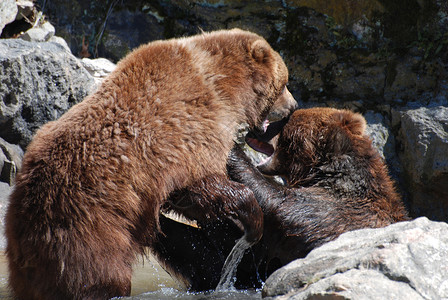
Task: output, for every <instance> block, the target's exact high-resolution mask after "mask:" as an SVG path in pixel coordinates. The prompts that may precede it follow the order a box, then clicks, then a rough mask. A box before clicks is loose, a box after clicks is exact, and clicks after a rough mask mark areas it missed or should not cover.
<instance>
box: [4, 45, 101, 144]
mask: <svg viewBox="0 0 448 300" xmlns="http://www.w3.org/2000/svg"><path fill="white" fill-rule="evenodd" d="M0 82H1V83H2V84H1V85H0V137H2V138H3V139H5V140H6V141H7V142H9V143H12V144H19V145H20V146H21V147H22V149H25V147H26V145H27V144H28V143H29V142H30V141H31V138H32V136H33V134H34V132H35V131H36V130H37V129H38V128H39V127H40V126H42V125H43V124H45V123H47V122H48V121H51V120H54V119H57V118H58V117H59V116H61V115H62V114H63V113H64V112H66V111H67V110H68V109H69V108H70V107H71V106H72V105H74V104H75V103H77V102H79V101H81V100H82V99H83V98H84V97H85V96H86V95H87V94H88V93H89V92H90V91H92V90H93V89H94V87H95V82H94V79H93V77H92V76H91V75H90V74H89V73H88V72H87V71H86V70H85V69H84V67H83V66H82V65H81V63H80V62H79V60H78V59H76V58H75V57H74V56H73V55H72V54H71V53H69V52H67V50H66V49H65V48H64V47H63V46H61V45H59V44H56V43H52V42H44V43H36V42H27V41H23V40H19V39H15V40H14V39H5V40H0Z"/></svg>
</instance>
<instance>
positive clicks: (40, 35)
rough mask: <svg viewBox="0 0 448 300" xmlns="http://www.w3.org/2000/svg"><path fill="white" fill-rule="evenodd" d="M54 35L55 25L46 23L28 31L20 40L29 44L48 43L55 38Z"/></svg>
mask: <svg viewBox="0 0 448 300" xmlns="http://www.w3.org/2000/svg"><path fill="white" fill-rule="evenodd" d="M54 33H55V29H54V27H53V25H51V24H50V22H44V23H42V24H40V25H39V26H36V27H33V28H31V29H28V30H27V31H26V32H25V33H24V34H22V35H21V36H20V38H21V39H22V40H25V41H28V42H46V41H48V40H49V39H51V38H52V37H53V36H54Z"/></svg>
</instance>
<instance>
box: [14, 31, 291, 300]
mask: <svg viewBox="0 0 448 300" xmlns="http://www.w3.org/2000/svg"><path fill="white" fill-rule="evenodd" d="M287 81H288V71H287V68H286V66H285V64H284V62H283V61H282V59H281V57H280V55H279V54H278V53H277V52H275V51H274V50H273V49H272V48H271V47H270V46H269V44H268V43H267V42H266V41H265V40H264V39H263V38H262V37H260V36H259V35H256V34H254V33H251V32H247V31H242V30H238V29H234V30H228V31H226V30H224V31H217V32H211V33H203V34H200V35H197V36H193V37H188V38H180V39H172V40H167V41H156V42H152V43H149V44H147V45H144V46H141V47H140V48H138V49H136V50H135V51H133V52H132V53H131V54H129V55H128V56H127V57H125V58H124V59H123V60H122V61H120V62H119V63H118V65H117V68H116V70H115V71H114V72H113V73H111V74H110V76H109V77H108V78H107V79H105V81H104V82H103V84H102V85H101V86H100V87H99V88H98V90H97V91H96V92H94V93H93V94H92V95H90V96H88V97H87V98H86V99H84V100H83V101H82V102H81V103H79V104H77V105H75V106H74V107H72V108H71V109H70V110H69V111H68V112H67V113H66V114H64V115H63V116H62V117H61V118H60V119H59V120H57V121H54V122H50V123H48V124H46V125H45V126H43V127H42V128H41V129H40V130H39V131H38V132H37V133H36V135H35V137H34V139H33V141H32V142H31V144H30V145H29V146H28V149H27V151H26V154H25V156H24V159H23V166H22V169H21V171H20V173H19V174H18V176H17V178H16V181H15V188H14V191H13V193H12V195H11V197H10V202H9V205H8V209H7V213H6V238H7V250H6V253H7V259H8V264H9V285H10V287H11V289H12V291H13V293H14V295H15V297H17V298H18V299H107V298H111V297H115V296H125V295H129V293H130V289H131V274H132V264H133V263H134V262H135V259H136V256H138V255H142V254H144V253H145V247H147V246H149V247H151V246H152V245H153V243H154V242H155V239H156V237H157V236H158V232H159V230H160V226H159V210H160V207H161V205H162V204H163V203H164V202H165V201H166V198H167V196H168V195H169V194H170V193H171V192H172V191H174V190H178V189H182V188H183V187H185V186H190V185H197V186H201V187H202V188H204V189H206V190H207V191H210V192H212V193H214V195H216V197H214V198H213V199H202V200H201V203H200V210H197V211H195V213H194V217H195V218H198V219H200V220H206V219H210V218H213V217H226V216H228V217H232V218H234V219H236V220H238V222H239V223H240V224H241V225H242V227H243V228H244V231H245V233H246V236H245V238H246V239H247V240H248V241H249V242H250V243H254V242H256V241H257V240H259V239H260V237H261V235H262V221H263V214H262V211H261V209H260V207H259V206H258V204H257V201H256V200H255V198H254V196H253V194H251V192H250V191H249V190H248V189H247V188H246V187H244V186H243V185H241V184H239V183H236V182H230V181H229V180H228V179H227V177H226V161H227V156H228V154H229V152H230V150H231V149H232V147H233V143H234V136H235V134H236V131H237V127H238V126H239V125H240V124H241V123H243V122H245V123H247V124H248V125H249V127H250V128H251V129H253V130H256V129H260V128H263V125H264V123H265V122H264V121H265V119H266V117H267V115H268V114H269V113H270V111H271V112H272V109H271V108H272V107H273V106H274V107H275V109H274V110H278V111H276V112H280V114H285V113H289V112H290V111H292V110H293V109H294V107H295V105H296V103H295V101H294V99H293V98H292V96H291V94H290V93H289V92H288V90H287V88H286V83H287ZM260 130H261V129H260ZM204 179H207V180H206V181H204ZM213 180H214V181H213ZM212 181H213V182H212ZM222 185H225V188H222V187H221V186H222ZM229 187H231V188H232V189H233V190H232V191H229V190H230V188H229ZM230 192H231V193H232V197H229V196H228V194H229V193H230ZM221 193H223V195H222V196H221V195H220V194H221ZM226 193H227V194H226ZM239 195H241V196H239Z"/></svg>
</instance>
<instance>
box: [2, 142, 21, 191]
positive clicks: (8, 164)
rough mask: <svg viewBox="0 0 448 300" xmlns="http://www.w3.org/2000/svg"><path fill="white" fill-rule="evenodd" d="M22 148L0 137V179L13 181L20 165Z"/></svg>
mask: <svg viewBox="0 0 448 300" xmlns="http://www.w3.org/2000/svg"><path fill="white" fill-rule="evenodd" d="M22 158H23V150H22V148H20V147H19V146H17V145H12V144H10V143H8V142H7V141H5V140H4V139H2V138H0V181H3V182H6V183H8V184H9V185H12V184H13V183H14V178H15V176H16V174H17V171H18V170H19V169H20V168H21V167H22Z"/></svg>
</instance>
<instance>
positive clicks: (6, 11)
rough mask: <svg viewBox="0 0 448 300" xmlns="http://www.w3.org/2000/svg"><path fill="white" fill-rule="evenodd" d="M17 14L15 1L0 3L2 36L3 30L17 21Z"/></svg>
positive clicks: (0, 32) (5, 0)
mask: <svg viewBox="0 0 448 300" xmlns="http://www.w3.org/2000/svg"><path fill="white" fill-rule="evenodd" d="M17 12H18V8H17V4H16V1H15V0H2V1H0V35H1V34H2V30H3V28H5V26H6V25H8V24H9V23H11V22H13V21H14V20H15V19H16V15H17Z"/></svg>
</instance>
